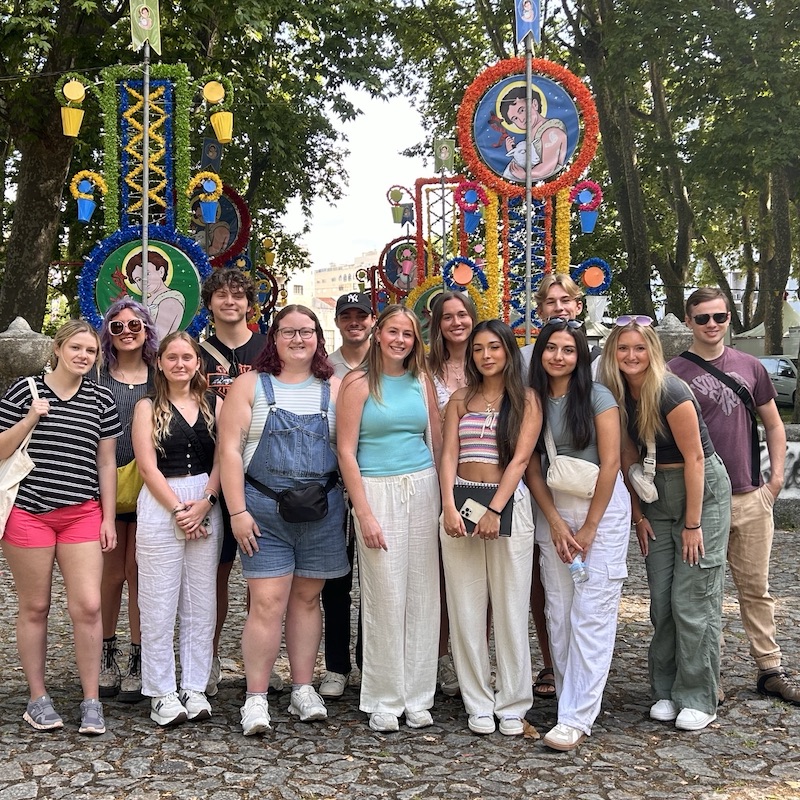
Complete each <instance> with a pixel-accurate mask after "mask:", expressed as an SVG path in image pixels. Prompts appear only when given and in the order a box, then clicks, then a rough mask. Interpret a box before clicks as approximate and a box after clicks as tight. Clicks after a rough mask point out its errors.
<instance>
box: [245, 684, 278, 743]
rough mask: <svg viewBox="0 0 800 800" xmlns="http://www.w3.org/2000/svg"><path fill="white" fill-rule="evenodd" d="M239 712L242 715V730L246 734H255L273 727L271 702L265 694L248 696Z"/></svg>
mask: <svg viewBox="0 0 800 800" xmlns="http://www.w3.org/2000/svg"><path fill="white" fill-rule="evenodd" d="M239 713H240V714H241V716H242V731H243V732H244V735H245V736H255V734H257V733H264V732H265V731H268V730H271V728H272V726H271V725H270V724H269V722H270V718H269V703H268V702H267V698H266V696H265V695H263V694H256V695H253V697H248V698H247V700H245V701H244V705H243V706H242V708H241V711H240V712H239Z"/></svg>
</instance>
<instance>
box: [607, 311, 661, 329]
mask: <svg viewBox="0 0 800 800" xmlns="http://www.w3.org/2000/svg"><path fill="white" fill-rule="evenodd" d="M634 322H635V323H636V324H637V325H641V326H642V327H643V328H647V327H649V326H650V325H652V324H653V318H652V317H646V316H645V315H644V314H623V315H622V316H621V317H617V319H616V322H615V323H614V324H615V325H619V327H620V328H624V327H625V326H626V325H631V324H633V323H634Z"/></svg>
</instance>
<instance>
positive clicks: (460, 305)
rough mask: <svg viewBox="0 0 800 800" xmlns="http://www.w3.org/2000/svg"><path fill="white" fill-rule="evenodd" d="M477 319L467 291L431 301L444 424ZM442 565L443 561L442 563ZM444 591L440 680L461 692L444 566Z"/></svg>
mask: <svg viewBox="0 0 800 800" xmlns="http://www.w3.org/2000/svg"><path fill="white" fill-rule="evenodd" d="M477 322H478V312H477V311H476V309H475V304H474V303H473V302H472V300H471V299H470V296H469V295H468V294H466V293H465V292H449V291H445V292H441V293H440V294H438V295H436V298H435V299H434V301H433V303H432V305H431V323H430V326H429V328H428V332H429V335H428V345H429V350H428V371H429V372H430V374H431V377H432V378H433V385H434V387H435V389H436V402H437V404H438V406H439V413H440V414H441V417H442V424H444V411H445V408H447V403H448V401H449V400H450V396H451V395H452V394H453V392H455V391H456V390H458V389H463V388H464V387H465V386H466V385H467V378H466V372H465V370H466V362H467V354H468V351H467V342H468V341H469V336H470V334H471V333H472V329H473V327H474V326H475V324H476V323H477ZM440 566H441V564H440ZM440 574H441V581H440V590H441V595H442V599H443V601H442V604H441V620H440V623H439V665H438V670H437V673H438V676H437V682H438V684H439V686H440V687H441V689H442V692H443V693H444V694H446V695H448V696H449V697H453V696H454V695H456V694H458V692H459V686H458V676H457V675H456V671H455V667H454V666H453V659H452V658H451V657H450V653H449V652H448V641H449V639H450V621H449V619H448V614H447V603H446V602H444V593H445V586H444V568H443V567H442V568H441V570H440Z"/></svg>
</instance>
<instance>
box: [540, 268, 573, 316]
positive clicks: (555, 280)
mask: <svg viewBox="0 0 800 800" xmlns="http://www.w3.org/2000/svg"><path fill="white" fill-rule="evenodd" d="M556 284H558V286H560V287H561V288H562V289H563V290H564V291H565V292H566V293H567V294H568V295H569V296H570V297H571V298H572V299H573V300H580V299H581V298H582V297H583V292H582V291H581V287H580V286H578V284H577V283H575V281H574V280H572V278H570V276H569V275H567V273H566V272H550V273H548V274H547V275H545V276H544V278H542V280H541V282H540V283H539V288H538V289H537V290H536V294H534V296H533V299H534V300H535V301H536V306H537V308H541V307H542V306H543V305H544V301H545V300H547V295H548V294H550V290H551V289H552V288H553V287H554V286H555V285H556Z"/></svg>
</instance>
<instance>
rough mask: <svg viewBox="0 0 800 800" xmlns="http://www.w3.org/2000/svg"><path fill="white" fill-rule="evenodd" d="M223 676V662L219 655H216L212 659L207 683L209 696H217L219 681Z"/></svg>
mask: <svg viewBox="0 0 800 800" xmlns="http://www.w3.org/2000/svg"><path fill="white" fill-rule="evenodd" d="M221 677H222V662H221V661H220V659H219V656H214V658H213V660H212V661H211V675H209V676H208V683H207V684H206V695H207V696H208V697H216V696H217V692H218V691H219V681H220V678H221Z"/></svg>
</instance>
